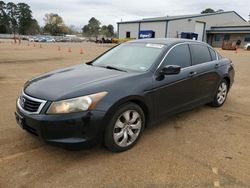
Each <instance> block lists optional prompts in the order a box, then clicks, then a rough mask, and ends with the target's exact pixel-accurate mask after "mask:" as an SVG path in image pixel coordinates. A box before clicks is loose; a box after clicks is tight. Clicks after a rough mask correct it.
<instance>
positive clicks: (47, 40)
mask: <svg viewBox="0 0 250 188" xmlns="http://www.w3.org/2000/svg"><path fill="white" fill-rule="evenodd" d="M45 39H46V42H56V40H55V39H54V38H53V37H45Z"/></svg>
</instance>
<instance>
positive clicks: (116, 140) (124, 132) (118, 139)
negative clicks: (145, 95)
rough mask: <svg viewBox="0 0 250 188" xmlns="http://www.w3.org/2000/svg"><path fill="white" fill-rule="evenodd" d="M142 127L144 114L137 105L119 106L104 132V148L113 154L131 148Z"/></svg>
mask: <svg viewBox="0 0 250 188" xmlns="http://www.w3.org/2000/svg"><path fill="white" fill-rule="evenodd" d="M144 126H145V117H144V113H143V110H142V109H141V108H140V107H139V106H138V105H137V104H134V103H128V104H125V105H123V106H121V107H120V108H119V109H118V110H117V111H116V112H115V113H114V115H113V117H112V118H111V120H110V122H109V124H108V126H107V128H106V130H105V136H104V143H105V146H106V147H107V148H108V149H109V150H111V151H115V152H121V151H126V150H128V149H130V148H132V147H133V146H134V145H135V144H136V142H137V141H138V139H139V137H140V135H141V133H142V131H143V129H144Z"/></svg>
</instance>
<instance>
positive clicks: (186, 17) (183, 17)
mask: <svg viewBox="0 0 250 188" xmlns="http://www.w3.org/2000/svg"><path fill="white" fill-rule="evenodd" d="M227 13H235V14H236V15H237V16H239V17H240V18H241V19H242V20H244V21H245V22H246V20H245V19H244V18H242V17H241V16H240V15H239V14H238V13H237V12H235V11H225V12H216V13H206V14H189V15H179V16H164V17H155V18H144V19H141V20H134V21H125V22H118V23H117V24H125V23H140V22H160V21H171V20H179V19H188V18H196V17H205V16H212V15H218V14H227Z"/></svg>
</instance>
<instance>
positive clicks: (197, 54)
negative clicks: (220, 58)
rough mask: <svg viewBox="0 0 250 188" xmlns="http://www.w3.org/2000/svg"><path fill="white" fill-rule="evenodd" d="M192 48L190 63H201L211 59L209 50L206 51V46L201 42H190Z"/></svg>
mask: <svg viewBox="0 0 250 188" xmlns="http://www.w3.org/2000/svg"><path fill="white" fill-rule="evenodd" d="M190 46H191V50H192V64H193V65H198V64H201V63H205V62H209V61H211V56H210V52H209V51H208V47H207V46H205V45H201V44H191V45H190Z"/></svg>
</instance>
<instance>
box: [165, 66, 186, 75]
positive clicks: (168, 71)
mask: <svg viewBox="0 0 250 188" xmlns="http://www.w3.org/2000/svg"><path fill="white" fill-rule="evenodd" d="M180 71H181V67H180V66H178V65H167V66H165V67H163V68H162V70H161V71H160V74H161V75H173V74H179V73H180Z"/></svg>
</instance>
